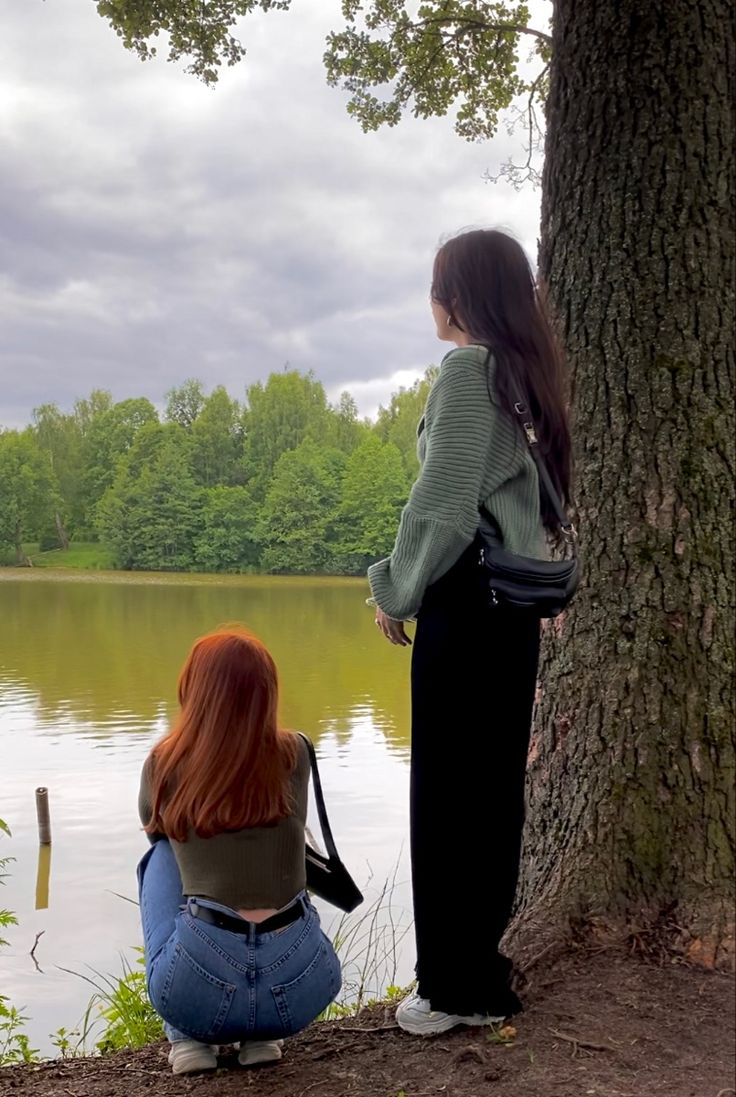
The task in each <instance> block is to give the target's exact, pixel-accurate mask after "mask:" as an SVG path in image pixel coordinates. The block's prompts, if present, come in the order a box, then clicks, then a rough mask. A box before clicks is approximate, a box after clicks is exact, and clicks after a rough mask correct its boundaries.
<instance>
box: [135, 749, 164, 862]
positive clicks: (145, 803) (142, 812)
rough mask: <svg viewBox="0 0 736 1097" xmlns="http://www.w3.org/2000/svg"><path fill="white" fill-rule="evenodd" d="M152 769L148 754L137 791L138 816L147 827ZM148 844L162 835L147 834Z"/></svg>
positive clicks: (150, 810)
mask: <svg viewBox="0 0 736 1097" xmlns="http://www.w3.org/2000/svg"><path fill="white" fill-rule="evenodd" d="M152 768H153V760H152V758H151V755H150V754H149V755H148V757H147V758H146V760H145V762H144V763H143V770H142V772H141V783H140V788H139V790H138V816H139V818H140V821H141V823H142V825H143V826H144V827H145V826H148V824H149V822H150V820H151V815H152V814H153V799H152V795H151V771H152ZM146 837H147V838H148V840H149V842H151V843H153V842H156V841H158V839H159V838H165V837H166V835H164V834H158V833H156V834H147V835H146Z"/></svg>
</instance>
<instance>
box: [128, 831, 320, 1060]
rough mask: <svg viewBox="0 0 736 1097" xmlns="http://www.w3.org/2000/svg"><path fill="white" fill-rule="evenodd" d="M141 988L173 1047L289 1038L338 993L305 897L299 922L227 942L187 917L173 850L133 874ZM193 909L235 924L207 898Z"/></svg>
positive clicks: (161, 850) (155, 854)
mask: <svg viewBox="0 0 736 1097" xmlns="http://www.w3.org/2000/svg"><path fill="white" fill-rule="evenodd" d="M138 890H139V895H140V909H141V920H142V922H143V941H144V946H145V958H146V980H147V984H148V994H149V997H150V999H151V1003H152V1005H153V1007H154V1009H155V1010H156V1012H157V1013H158V1014H160V1016H161V1017H162V1018H163V1020H164V1022H165V1024H164V1029H165V1032H166V1036H167V1037H168V1039H169V1040H170V1041H171V1042H172V1043H173V1042H174V1041H175V1040H190V1039H191V1040H199V1041H201V1042H202V1043H213V1044H228V1043H237V1042H239V1041H245V1040H276V1039H279V1038H281V1037H283V1036H291V1035H293V1034H294V1033H295V1032H299V1031H300V1030H301V1029H303V1028H306V1026H307V1025H308V1024H309V1023H310V1022H311V1021H313V1020H314V1019H315V1018H316V1017H318V1016H319V1014H320V1013H321V1012H322V1011H323V1010H324V1009H326V1007H327V1006H328V1005H329V1004H330V1002H332V1001H333V1000H334V998H335V997H336V996H337V994H338V992H339V990H340V984H341V977H340V962H339V960H338V958H337V956H336V954H335V950H334V949H333V947H332V945H331V943H330V941H329V940H328V938H327V937H326V936H325V935H324V933H323V932H322V929H321V928H320V923H319V915H318V914H317V911H316V910H315V909H314V907H313V906H312V904H311V903H310V902H309V900H308V898H307V896H306V894H304V893H303V894H302V895H301V896H300V898H301V899H302V900H303V903H304V914H303V915H302V916H301V917H300V918H297V919H296V921H295V922H292V923H291V925H288V926H285V927H284V928H282V929H277V930H275V931H274V932H272V933H256V931H255V929H256V927H255V925H254V923H252V922H244V926H246V927H248V929H247V931H246V932H245V933H242V934H241V933H232V932H231V931H230V930H227V929H220V928H219V927H218V926H211V925H209V924H208V923H206V922H203V921H200V920H198V919H196V918H194V917H193V916H192V914H191V913H190V910H189V907H190V901H189V900H187V899H186V898H185V897H184V895H183V894H182V887H181V877H180V875H179V869H178V866H177V863H176V859H175V857H174V852H173V850H172V848H171V846H170V844H169V843H168V842H167V841H166V840H165V839H161V840H159V841H157V842H155V843H154V845H152V846H151V848H150V849H149V850H148V852H147V853H146V854H145V856H144V857H143V859H142V860H141V862H140V864H139V865H138ZM197 903H198V904H199V905H200V906H203V907H210V908H211V909H212V910H219V911H224V912H225V913H226V914H230V915H234V916H235V917H237V916H238V915H237V912H236V911H233V910H231V909H230V908H229V907H225V906H222V905H221V904H220V903H215V902H213V901H211V900H209V899H200V898H198V899H197Z"/></svg>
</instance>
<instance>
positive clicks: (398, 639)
mask: <svg viewBox="0 0 736 1097" xmlns="http://www.w3.org/2000/svg"><path fill="white" fill-rule="evenodd" d="M376 625H377V626H378V628H380V630H381V632H382V633H383V635H384V636H385V637H386V639H387V640H390V641H391V643H392V644H398V645H399V646H400V647H402V648H405V647H406V646H407V644H411V640H410V639H409V637H408V636H407V635H406V633H405V632H404V622H403V621H395V620H394V619H393V617H387V616H386V614H385V613H384V612H383V610H382V609H381V608H380V607H379V606H376Z"/></svg>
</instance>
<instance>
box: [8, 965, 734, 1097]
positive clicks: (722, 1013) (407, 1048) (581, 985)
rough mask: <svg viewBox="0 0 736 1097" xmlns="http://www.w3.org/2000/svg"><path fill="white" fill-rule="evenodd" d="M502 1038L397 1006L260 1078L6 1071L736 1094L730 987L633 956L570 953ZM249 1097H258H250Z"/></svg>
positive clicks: (162, 1095)
mask: <svg viewBox="0 0 736 1097" xmlns="http://www.w3.org/2000/svg"><path fill="white" fill-rule="evenodd" d="M524 996H525V998H526V1009H525V1012H524V1013H522V1014H521V1015H520V1016H519V1017H517V1018H514V1019H513V1020H512V1021H511V1022H510V1025H509V1026H508V1027H506V1028H504V1029H502V1030H500V1031H499V1030H493V1029H489V1028H475V1029H458V1030H454V1031H452V1032H449V1033H445V1034H444V1035H443V1036H441V1037H437V1038H435V1039H427V1038H419V1037H411V1036H407V1035H406V1034H405V1033H403V1032H401V1030H400V1029H399V1028H398V1027H397V1025H396V1022H395V1020H394V1011H393V1006H389V1005H376V1006H373V1007H370V1008H368V1009H366V1010H364V1011H363V1012H362V1013H360V1014H358V1015H357V1016H354V1017H349V1018H345V1019H341V1020H337V1021H324V1022H319V1023H316V1024H313V1025H312V1026H310V1027H309V1028H308V1029H306V1030H305V1031H304V1032H303V1033H301V1034H299V1035H298V1036H296V1037H293V1038H292V1039H289V1040H288V1041H287V1043H286V1046H285V1053H284V1058H283V1060H281V1061H280V1062H279V1063H277V1064H274V1065H273V1066H267V1067H262V1068H258V1069H257V1070H256V1076H255V1077H254V1072H253V1071H245V1070H242V1069H238V1068H237V1065H236V1062H235V1061H234V1060H233V1058H232V1057H231V1056H230V1057H228V1055H227V1054H225V1055H224V1056H222V1057H221V1063H220V1066H221V1069H219V1070H218V1071H217V1072H216V1073H215V1074H199V1075H191V1076H178V1077H176V1076H174V1075H172V1074H171V1071H170V1068H169V1067H168V1064H167V1062H166V1046H165V1045H163V1044H152V1045H149V1046H146V1047H143V1048H139V1049H136V1050H123V1051H118V1052H114V1053H112V1054H110V1055H105V1056H98V1057H94V1058H91V1057H90V1058H78V1059H56V1060H52V1061H49V1062H45V1063H42V1064H38V1063H35V1064H34V1063H32V1064H27V1065H25V1064H24V1065H19V1066H12V1067H5V1068H2V1069H0V1093H2V1094H3V1097H5V1095H8V1097H11V1095H12V1097H55V1095H56V1094H59V1093H69V1094H74V1095H77V1094H78V1095H79V1097H81V1095H82V1094H84V1097H139V1095H144V1094H146V1095H152V1094H155V1095H156V1097H175V1095H180V1094H181V1093H182V1092H183V1091H184V1090H186V1092H187V1093H191V1094H196V1095H201V1097H205V1095H207V1097H230V1095H232V1097H235V1095H236V1094H237V1095H240V1094H242V1092H243V1090H244V1088H248V1089H249V1087H250V1086H251V1085H255V1086H256V1087H257V1090H258V1094H259V1097H442V1095H447V1097H449V1095H451V1097H542V1095H543V1097H580V1095H581V1094H593V1095H596V1097H634V1095H636V1097H640V1095H643V1094H644V1093H646V1094H647V1097H692V1094H694V1093H698V1094H703V1095H704V1097H705V1095H706V1094H708V1095H713V1097H715V1095H716V1094H719V1093H721V1092H722V1093H723V1094H724V1097H725V1094H730V1093H733V1089H732V1088H731V1087H732V1086H733V1077H734V1066H735V1064H734V1045H733V1040H732V1038H731V1037H732V1033H733V1025H734V1018H733V1013H734V980H733V977H731V976H724V975H721V974H717V973H715V972H711V971H706V970H704V969H702V968H690V967H685V966H683V965H680V964H674V963H673V964H664V965H662V966H654V965H652V964H647V963H645V962H644V961H642V960H640V959H638V958H636V957H633V956H632V955H631V954H630V952H629V951H628V950H623V949H622V950H618V949H612V950H610V951H607V952H605V953H601V952H600V950H598V951H596V950H591V951H586V950H583V949H580V948H574V947H573V948H571V950H570V951H569V952H568V953H567V954H566V955H565V956H563V957H562V958H560V959H559V960H558V961H557V962H556V963H554V964H552V965H550V966H548V967H547V968H545V969H543V970H539V969H535V970H534V971H533V973H532V972H530V973H529V978H528V980H527V985H526V987H525V990H524ZM249 1091H250V1090H249Z"/></svg>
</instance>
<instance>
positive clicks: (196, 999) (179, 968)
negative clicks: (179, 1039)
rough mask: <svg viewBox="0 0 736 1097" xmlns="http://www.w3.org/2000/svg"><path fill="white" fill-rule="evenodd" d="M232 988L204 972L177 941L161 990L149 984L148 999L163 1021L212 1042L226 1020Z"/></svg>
mask: <svg viewBox="0 0 736 1097" xmlns="http://www.w3.org/2000/svg"><path fill="white" fill-rule="evenodd" d="M154 982H155V980H154ZM235 990H236V987H235V985H234V984H233V983H226V982H224V981H223V980H222V979H218V978H217V977H216V976H215V975H212V974H211V973H210V972H209V971H206V970H205V969H204V968H203V967H202V966H201V965H200V964H198V963H197V961H196V960H194V959H193V958H192V957H191V956H190V955H189V953H188V952H187V950H186V949H185V948H184V946H183V945H182V944H181V943H180V942H177V943H176V945H175V946H174V954H173V957H172V959H171V962H170V964H169V965H168V967H167V969H166V974H165V977H164V979H163V984H162V986H161V989H160V992H159V993H158V994H156V993H155V987H154V986H152V987H151V1001H152V1003H153V1006H154V1008H155V1009H156V1011H157V1012H158V1013H160V1014H161V1016H162V1017H163V1019H164V1021H167V1022H168V1023H169V1024H170V1025H173V1027H174V1028H176V1029H178V1030H179V1031H180V1032H184V1033H186V1034H187V1036H191V1037H193V1038H195V1039H198V1040H205V1041H207V1040H212V1041H215V1040H216V1038H217V1035H218V1033H219V1032H221V1030H222V1028H223V1026H224V1025H225V1023H226V1021H227V1018H228V1014H229V1012H230V1006H231V1004H232V1000H233V995H234V994H235ZM154 999H158V1000H157V1001H156V1000H154Z"/></svg>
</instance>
